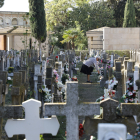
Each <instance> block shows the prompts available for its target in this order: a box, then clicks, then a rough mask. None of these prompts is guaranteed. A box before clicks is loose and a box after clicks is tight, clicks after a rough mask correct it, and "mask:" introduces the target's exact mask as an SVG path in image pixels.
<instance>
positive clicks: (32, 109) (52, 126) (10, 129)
mask: <svg viewBox="0 0 140 140" xmlns="http://www.w3.org/2000/svg"><path fill="white" fill-rule="evenodd" d="M22 106H23V107H24V108H25V119H17V120H13V119H10V120H8V121H7V123H6V125H5V131H6V133H7V135H8V137H12V136H13V135H19V134H25V136H26V140H39V139H40V134H44V133H50V134H52V135H53V136H55V135H56V134H57V132H58V130H59V127H60V125H59V122H58V120H57V118H56V117H55V116H53V117H52V118H45V119H41V118H40V117H39V107H41V102H40V101H37V100H34V99H30V100H28V101H25V102H23V103H22Z"/></svg>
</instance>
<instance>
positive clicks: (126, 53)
mask: <svg viewBox="0 0 140 140" xmlns="http://www.w3.org/2000/svg"><path fill="white" fill-rule="evenodd" d="M106 52H107V53H108V54H109V55H111V53H114V54H118V55H119V56H120V57H123V56H126V57H130V53H129V51H117V50H114V51H106Z"/></svg>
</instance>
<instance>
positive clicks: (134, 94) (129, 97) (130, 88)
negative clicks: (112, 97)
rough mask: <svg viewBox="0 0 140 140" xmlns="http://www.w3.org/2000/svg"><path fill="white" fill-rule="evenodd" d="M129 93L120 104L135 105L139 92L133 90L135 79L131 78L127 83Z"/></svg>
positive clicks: (127, 92)
mask: <svg viewBox="0 0 140 140" xmlns="http://www.w3.org/2000/svg"><path fill="white" fill-rule="evenodd" d="M126 87H127V91H126V93H125V94H124V95H123V96H122V98H121V100H120V102H123V103H135V99H136V98H137V91H136V90H133V77H130V78H129V80H128V81H127V82H126Z"/></svg>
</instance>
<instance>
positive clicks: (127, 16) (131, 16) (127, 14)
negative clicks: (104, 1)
mask: <svg viewBox="0 0 140 140" xmlns="http://www.w3.org/2000/svg"><path fill="white" fill-rule="evenodd" d="M123 27H136V15H135V7H134V3H133V0H127V2H126V5H125V11H124V21H123Z"/></svg>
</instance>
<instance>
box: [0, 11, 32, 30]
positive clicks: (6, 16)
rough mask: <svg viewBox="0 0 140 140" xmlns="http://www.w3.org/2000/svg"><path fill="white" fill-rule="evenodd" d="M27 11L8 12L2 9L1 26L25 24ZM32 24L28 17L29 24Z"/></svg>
mask: <svg viewBox="0 0 140 140" xmlns="http://www.w3.org/2000/svg"><path fill="white" fill-rule="evenodd" d="M26 13H27V12H7V11H0V28H5V27H8V26H25V25H26V22H25V21H24V18H23V16H25V15H26ZM29 25H30V21H29V19H27V26H29Z"/></svg>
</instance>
